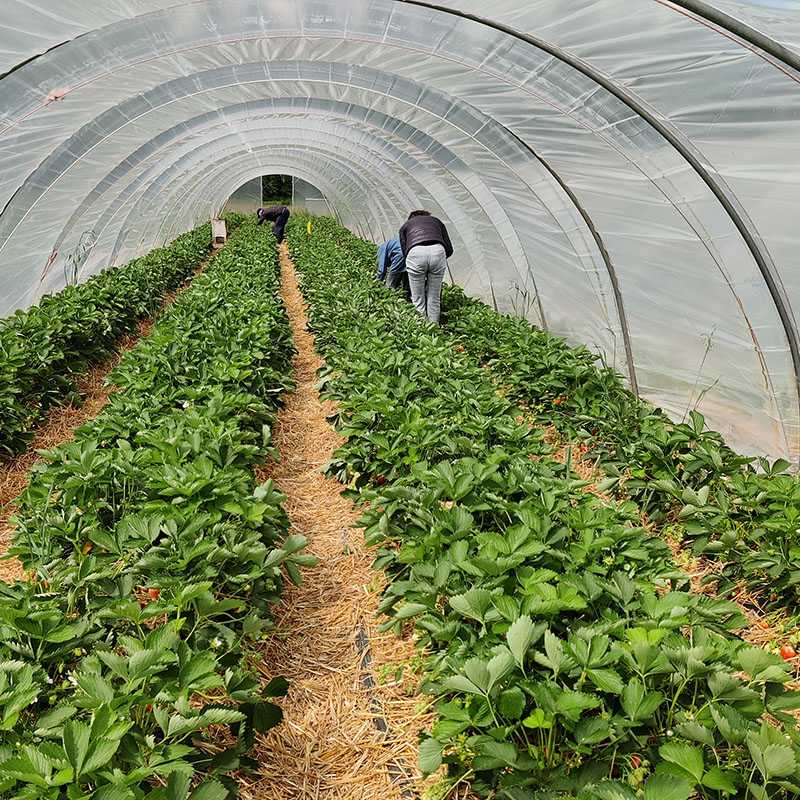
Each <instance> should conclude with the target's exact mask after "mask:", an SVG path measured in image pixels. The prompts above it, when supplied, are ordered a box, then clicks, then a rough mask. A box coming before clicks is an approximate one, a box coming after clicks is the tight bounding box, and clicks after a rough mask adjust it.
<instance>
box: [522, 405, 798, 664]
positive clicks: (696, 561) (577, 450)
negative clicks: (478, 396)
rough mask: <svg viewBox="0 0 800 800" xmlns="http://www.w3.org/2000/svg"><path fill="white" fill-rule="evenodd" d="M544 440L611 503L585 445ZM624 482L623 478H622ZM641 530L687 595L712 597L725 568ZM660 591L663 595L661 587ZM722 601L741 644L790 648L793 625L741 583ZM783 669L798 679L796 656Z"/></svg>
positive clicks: (548, 434) (549, 434) (648, 524)
mask: <svg viewBox="0 0 800 800" xmlns="http://www.w3.org/2000/svg"><path fill="white" fill-rule="evenodd" d="M525 419H526V418H525V417H524V416H520V417H519V418H518V421H519V422H522V421H525ZM543 434H544V440H545V442H547V443H548V444H549V445H550V446H551V447H552V448H553V452H552V453H551V454H550V456H549V457H550V458H552V459H553V460H555V461H558V462H559V463H562V464H566V462H567V459H568V458H570V459H571V468H572V470H573V472H575V473H576V474H577V475H578V477H579V478H580V479H581V480H585V481H589V484H588V485H587V486H586V487H585V489H584V490H585V491H587V492H591V493H592V494H594V495H596V496H597V497H598V498H599V499H600V500H602V501H603V502H605V503H612V502H614V501H613V498H612V496H611V495H610V494H609V493H608V492H601V491H600V490H599V489H598V484H599V483H600V482H601V481H602V480H603V479H604V478H605V475H604V474H603V472H602V470H601V469H600V468H599V467H598V465H597V463H596V462H594V461H592V460H591V459H590V455H591V452H590V451H587V449H586V447H585V445H574V444H570V443H569V442H568V441H567V440H565V438H564V437H563V436H562V435H561V434H560V433H559V432H558V431H557V430H556V429H555V428H553V427H552V426H549V427H547V428H545V429H544V431H543ZM623 481H624V478H623ZM641 524H642V527H644V528H646V529H647V530H649V531H652V532H653V533H657V534H660V535H661V536H663V538H664V540H665V541H666V542H667V544H668V545H669V548H670V550H671V551H672V557H673V559H674V560H675V563H676V565H677V566H678V567H679V568H680V569H681V570H682V571H683V572H685V573H686V575H687V576H688V577H689V581H690V586H691V591H692V592H694V593H695V594H704V595H707V596H709V597H715V596H717V593H718V588H719V587H718V585H717V581H716V580H715V576H716V575H719V574H720V573H721V572H722V571H723V570H724V569H725V564H724V562H722V561H719V560H716V559H709V558H706V557H704V556H695V555H694V554H692V553H691V552H690V551H689V550H688V549H687V547H686V546H685V544H684V543H683V542H680V541H678V540H677V539H676V538H675V537H674V536H672V535H671V534H670V532H669V531H668V530H662V529H660V528H659V527H658V526H657V525H655V524H654V523H653V522H652V521H651V520H649V519H648V518H647V516H646V515H645V514H644V513H642V515H641ZM663 591H666V587H664V589H663ZM726 598H727V599H728V600H730V601H732V602H733V603H735V604H736V605H737V606H738V607H739V610H740V611H741V612H742V614H743V615H744V617H745V619H746V620H747V626H746V627H744V628H741V629H738V630H736V631H735V633H736V635H737V636H739V637H740V638H741V639H743V640H744V641H745V642H747V643H748V644H751V645H755V646H757V647H763V648H765V649H768V650H776V649H777V648H779V647H781V646H782V645H785V644H791V643H792V641H793V640H794V638H795V636H796V634H797V621H796V619H795V618H794V617H792V616H791V615H790V614H789V613H787V612H786V611H783V610H777V611H769V610H768V609H767V608H766V605H765V603H764V602H763V599H762V598H760V597H759V596H758V595H757V594H755V593H753V592H752V591H751V590H749V589H748V588H747V586H746V584H745V583H744V581H742V582H741V583H740V584H739V585H738V586H737V587H736V588H735V589H734V590H733V591H732V592H730V593H729V594H727V595H726ZM787 666H789V667H790V668H791V669H793V670H794V673H795V676H796V678H798V679H800V655H798V656H797V657H795V658H793V659H790V660H789V661H788V662H787Z"/></svg>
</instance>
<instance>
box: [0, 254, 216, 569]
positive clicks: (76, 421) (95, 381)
mask: <svg viewBox="0 0 800 800" xmlns="http://www.w3.org/2000/svg"><path fill="white" fill-rule="evenodd" d="M213 255H214V253H213V252H212V253H209V255H208V256H207V257H206V258H204V259H203V261H202V262H201V263H200V264H199V266H198V267H197V268H196V269H195V270H194V272H193V273H192V274H191V275H190V276H189V277H188V278H187V279H186V280H185V281H184V282H183V283H182V284H181V285H180V286H179V287H178V288H177V289H173V290H172V291H171V292H167V293H166V294H165V295H164V298H163V299H162V301H161V304H160V305H159V308H158V310H157V311H156V312H155V313H154V314H153V315H152V316H150V317H145V318H143V319H141V320H139V323H138V324H137V326H136V328H135V330H133V331H131V332H130V333H126V334H124V335H123V336H122V337H121V338H120V339H119V341H118V342H117V344H116V347H115V349H114V353H113V355H111V356H110V357H109V358H107V359H106V360H105V361H103V362H101V363H98V364H93V365H92V366H90V367H89V368H88V369H87V371H86V372H84V373H83V374H80V375H75V376H73V379H74V381H75V389H76V393H77V395H78V396H79V397H80V398H81V399H80V402H68V403H63V404H60V405H56V406H54V407H53V408H52V409H50V412H49V413H48V414H47V416H46V418H45V419H44V420H43V421H42V423H41V424H40V425H39V427H38V428H37V429H36V431H35V434H34V437H33V440H32V441H31V443H30V445H29V446H28V448H27V449H26V450H25V451H24V452H22V453H20V454H19V455H17V456H15V457H14V458H7V459H6V458H3V459H0V554H4V553H6V551H7V550H8V548H9V547H10V546H11V541H12V539H13V538H14V526H13V524H12V522H11V518H12V516H13V514H14V512H15V500H16V499H17V498H18V497H19V496H20V494H22V492H23V491H24V490H25V488H26V487H27V485H28V480H29V478H30V473H31V470H32V469H33V468H34V467H35V466H36V464H38V463H39V461H41V457H40V455H39V452H40V451H41V450H53V449H54V448H56V447H59V446H60V445H62V444H64V443H66V442H69V441H71V440H72V439H73V437H74V435H75V431H76V430H77V429H78V428H79V427H81V425H85V424H86V423H87V422H90V421H91V420H93V419H94V418H95V417H97V416H98V415H99V414H100V412H101V411H102V410H103V408H104V407H105V405H106V403H108V399H109V396H110V395H111V393H112V392H115V391H116V390H117V388H116V387H115V386H114V385H113V384H109V383H108V381H107V378H108V376H109V375H110V374H111V372H112V370H113V369H114V368H115V367H116V366H117V365H118V364H119V362H120V361H121V360H122V357H123V356H124V355H125V353H127V352H128V350H130V349H131V348H133V347H134V346H135V345H136V344H137V343H138V341H139V340H140V339H142V338H144V337H146V336H149V335H150V332H151V331H152V329H153V326H154V325H155V322H156V320H157V319H158V317H159V316H160V315H161V314H162V313H163V312H164V311H165V310H166V309H167V308H169V306H171V305H172V303H174V302H175V300H176V299H177V298H178V297H179V296H180V295H181V294H183V292H185V291H186V290H187V289H188V288H189V286H190V285H191V283H192V281H193V280H194V279H195V278H196V277H197V276H198V275H200V274H201V273H202V272H203V271H204V270H205V268H206V266H207V265H208V262H209V261H210V260H211V258H212V256H213ZM24 578H25V572H24V570H23V568H22V564H21V563H20V562H19V561H18V560H17V559H16V558H8V559H3V560H0V580H2V581H6V582H7V583H12V582H13V581H15V580H23V579H24Z"/></svg>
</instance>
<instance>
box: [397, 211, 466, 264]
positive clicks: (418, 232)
mask: <svg viewBox="0 0 800 800" xmlns="http://www.w3.org/2000/svg"><path fill="white" fill-rule="evenodd" d="M399 238H400V246H401V247H402V248H403V255H404V256H405V257H406V258H408V254H409V252H410V251H411V250H413V249H414V248H415V247H425V246H431V245H436V244H440V245H442V247H444V251H445V256H446V257H447V258H450V256H452V255H453V245H452V243H451V242H450V236H449V234H448V232H447V228H446V227H445V225H444V223H443V222H442V221H441V220H440V219H439V218H438V217H434V216H433V215H432V214H431V213H430V212H428V211H412V212H411V216H410V217H409V218H408V221H407V222H406V223H405V224H404V225H403V227H402V228H400V237H399Z"/></svg>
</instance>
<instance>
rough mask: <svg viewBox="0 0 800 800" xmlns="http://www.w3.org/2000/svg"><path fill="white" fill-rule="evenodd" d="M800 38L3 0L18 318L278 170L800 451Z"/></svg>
mask: <svg viewBox="0 0 800 800" xmlns="http://www.w3.org/2000/svg"><path fill="white" fill-rule="evenodd" d="M799 43H800V8H798V4H797V3H795V2H793V1H792V2H789V0H759V2H741V1H740V0H713V2H703V1H702V0H685V1H683V0H640V1H639V2H638V3H637V4H636V13H631V7H630V3H629V2H624V0H570V2H569V3H565V2H564V1H563V0H497V2H495V3H494V4H492V5H491V7H487V6H486V4H485V3H479V2H477V0H439V1H438V2H423V1H422V0H418V1H408V2H402V1H401V0H184V2H179V0H177V1H176V0H111V1H110V2H109V1H108V0H106V2H103V3H100V2H86V0H48V2H45V0H6V2H5V3H4V8H3V16H2V19H0V72H2V71H7V74H6V75H5V76H4V77H2V78H1V79H0V208H2V213H0V314H5V313H8V312H9V311H11V310H13V309H14V308H16V307H20V306H25V305H28V304H30V303H32V302H35V301H36V299H37V298H38V297H40V296H41V295H42V293H44V292H47V291H53V290H57V289H58V288H60V283H59V282H60V281H61V280H63V271H62V270H61V265H62V263H63V261H64V259H66V258H68V257H69V256H70V254H72V253H74V252H75V251H76V248H79V247H84V248H85V246H86V243H87V242H89V243H90V244H91V247H90V252H88V254H87V257H86V258H85V260H84V261H83V266H82V270H81V278H85V277H88V275H90V274H92V273H93V272H95V271H97V270H98V269H100V268H102V267H103V266H105V265H107V264H119V263H123V262H124V261H126V260H128V259H130V258H132V257H134V256H136V255H138V254H140V253H142V252H144V251H146V250H148V249H150V248H151V247H153V246H155V245H157V244H161V243H163V242H164V241H167V240H168V239H170V238H172V237H174V236H175V235H177V234H178V233H180V232H181V231H183V230H186V229H187V228H189V227H191V226H192V225H195V224H197V223H198V222H200V221H201V220H202V219H203V218H207V217H208V216H211V215H213V214H215V213H217V212H218V211H219V209H220V208H221V207H222V206H223V205H224V203H225V202H226V200H227V199H228V197H230V195H231V194H233V193H234V192H236V190H237V189H238V188H239V187H240V186H241V185H243V184H245V183H246V182H247V181H250V180H252V179H254V178H256V177H257V176H259V175H262V174H268V173H269V172H285V173H289V174H292V175H295V176H296V177H297V178H298V179H300V180H303V181H307V182H308V183H310V184H313V186H315V187H317V189H318V190H319V192H320V193H321V194H322V196H323V197H324V199H325V201H326V203H327V204H328V205H329V207H330V208H331V209H332V210H333V211H334V213H335V214H336V215H337V216H338V217H339V219H340V220H341V221H342V222H343V223H344V224H347V225H348V226H350V227H351V228H353V229H354V230H355V231H356V232H358V233H360V234H361V235H363V236H365V237H367V238H371V239H373V240H376V241H378V240H380V239H381V238H383V237H385V236H388V235H389V234H390V233H392V232H393V231H394V230H396V229H397V227H398V226H399V224H400V223H401V222H402V220H403V219H404V217H405V215H406V214H407V212H408V210H409V209H410V208H411V207H416V206H426V207H429V208H430V209H431V210H432V211H434V212H435V213H437V214H439V215H441V216H442V218H443V219H445V220H446V221H447V223H448V225H449V226H450V227H451V228H452V232H453V238H454V242H455V243H456V245H457V250H458V252H457V255H456V257H455V258H454V259H453V260H452V263H451V271H452V273H453V278H454V279H455V280H456V281H457V282H458V283H461V284H462V285H464V286H465V288H466V289H467V290H468V291H470V292H472V293H474V294H476V295H479V296H480V297H482V298H483V299H484V300H486V301H487V302H489V303H492V304H494V305H495V306H496V307H497V308H498V309H500V310H503V311H509V312H513V313H518V314H524V315H526V316H528V317H529V318H530V319H531V320H532V321H534V322H535V323H536V324H538V325H541V326H544V327H546V328H548V329H550V330H552V331H554V332H556V333H559V334H562V335H564V336H566V337H567V338H569V339H570V340H571V341H574V342H584V343H587V344H588V345H589V346H591V347H593V348H594V349H595V350H596V351H597V352H599V353H601V354H602V355H603V357H604V358H605V359H606V360H607V361H608V363H610V364H612V365H614V366H615V367H616V368H617V369H618V370H620V371H621V372H622V373H623V374H624V375H625V376H626V377H627V378H628V379H629V381H630V383H631V386H632V388H634V389H635V390H637V391H639V392H640V393H641V394H642V395H643V396H646V397H648V398H650V399H652V400H653V401H654V402H656V403H657V404H659V405H662V406H664V407H665V408H666V409H667V410H668V411H669V412H670V413H671V414H673V415H674V416H675V417H677V418H680V417H682V416H684V415H685V414H686V413H687V410H688V409H690V408H692V407H694V406H695V405H697V406H698V407H699V408H700V410H701V411H703V412H704V413H705V414H706V415H707V417H708V419H709V422H710V424H711V425H712V426H714V427H716V428H718V429H719V430H721V431H722V432H723V433H725V434H726V435H727V437H728V438H729V440H730V441H731V443H732V444H734V445H735V446H738V447H740V448H742V449H743V450H745V451H748V452H753V453H758V454H767V455H770V456H779V455H780V456H785V457H788V458H790V459H792V460H794V461H795V462H796V461H797V460H798V458H799V457H800V403H799V401H798V397H800V395H799V394H798V381H797V372H798V369H800V341H798V331H797V323H796V320H795V314H794V307H795V305H796V304H797V303H799V302H800V271H798V270H797V269H796V268H793V267H795V265H796V255H795V254H796V253H797V249H798V238H800V232H798V227H797V225H796V223H795V220H796V219H797V211H798V201H797V197H798V188H799V187H798V184H800V169H799V168H800V159H798V156H797V152H798V151H797V144H796V142H797V134H798V122H800V94H799V93H798V89H800V73H799V72H798V69H797V64H798V63H799V62H798V58H799V57H800V45H799Z"/></svg>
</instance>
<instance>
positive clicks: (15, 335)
mask: <svg viewBox="0 0 800 800" xmlns="http://www.w3.org/2000/svg"><path fill="white" fill-rule="evenodd" d="M243 219H244V218H243V217H241V216H240V215H230V217H229V218H228V225H229V227H231V228H232V229H235V228H236V227H238V226H239V225H241V224H242V222H243ZM210 245H211V226H210V225H203V226H201V227H200V228H198V229H197V230H195V231H190V232H189V233H185V234H183V235H182V236H179V237H178V238H177V239H176V240H175V241H174V242H172V244H170V245H169V246H167V247H164V248H160V249H157V250H153V251H152V252H151V253H148V254H147V255H146V256H143V257H142V258H138V259H136V260H135V261H132V262H130V263H129V264H127V265H125V266H122V267H113V268H109V269H106V270H103V271H102V272H100V273H99V274H98V275H95V276H94V277H92V278H90V279H89V280H88V281H86V282H85V283H82V284H78V285H76V286H68V287H66V288H65V289H63V290H62V291H61V292H59V293H58V294H55V295H52V296H46V297H44V298H43V299H42V300H41V301H40V302H39V304H38V305H36V306H33V307H32V308H29V309H27V310H26V311H17V312H16V313H15V314H13V315H12V316H11V317H8V318H7V319H4V320H1V321H0V455H13V454H15V453H17V452H19V451H21V450H23V449H24V448H25V446H26V445H27V444H28V442H29V441H30V439H31V437H32V436H33V428H34V427H35V426H36V424H37V423H38V422H40V421H41V419H42V416H43V414H44V413H45V412H46V411H47V410H48V409H49V408H51V407H52V406H53V405H55V404H57V403H59V402H62V401H63V400H64V399H65V398H67V397H69V396H70V395H72V394H73V393H74V392H75V384H74V376H75V375H76V374H78V373H80V372H82V371H84V370H85V369H86V368H87V366H89V365H90V364H93V363H96V362H98V361H101V360H102V359H104V358H107V357H108V356H109V355H111V353H112V352H113V350H114V347H115V345H116V342H117V341H118V339H119V337H120V336H121V335H122V334H123V333H126V332H128V331H131V330H133V329H134V327H135V326H136V323H137V322H138V320H140V319H142V318H143V317H146V316H150V315H152V314H153V313H154V312H155V311H156V310H157V309H158V307H159V305H160V303H161V301H162V300H163V298H164V295H165V294H166V293H167V292H169V291H171V290H172V289H175V288H176V287H178V286H179V285H180V284H181V283H182V282H183V281H184V280H185V279H186V278H187V277H188V276H189V275H190V274H191V273H192V271H193V270H194V269H195V267H197V265H198V264H199V263H200V261H201V260H202V258H203V257H204V256H205V255H206V254H207V253H208V250H209V247H210Z"/></svg>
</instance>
